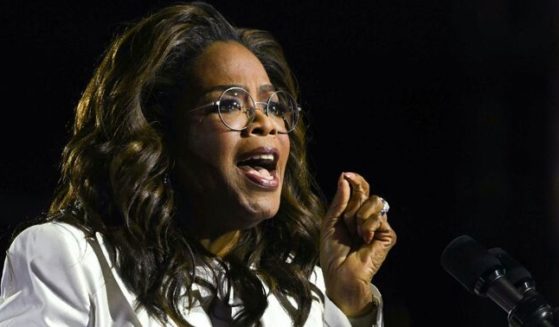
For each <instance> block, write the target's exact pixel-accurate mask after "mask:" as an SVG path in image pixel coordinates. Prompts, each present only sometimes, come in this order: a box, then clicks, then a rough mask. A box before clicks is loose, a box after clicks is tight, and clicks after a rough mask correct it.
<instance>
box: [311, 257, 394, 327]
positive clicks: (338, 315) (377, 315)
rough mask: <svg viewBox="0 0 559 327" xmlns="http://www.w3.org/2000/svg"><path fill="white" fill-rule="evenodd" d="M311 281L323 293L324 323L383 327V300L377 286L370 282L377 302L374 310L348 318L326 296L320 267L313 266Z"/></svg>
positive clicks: (334, 325)
mask: <svg viewBox="0 0 559 327" xmlns="http://www.w3.org/2000/svg"><path fill="white" fill-rule="evenodd" d="M311 282H312V283H314V284H315V285H316V286H317V287H318V288H319V289H320V290H321V291H322V293H323V294H324V324H325V325H326V326H330V327H383V326H384V318H383V315H382V311H383V302H382V295H381V294H380V292H379V290H378V288H377V287H376V286H375V285H373V284H371V289H372V291H373V296H374V298H375V302H376V303H377V308H376V310H373V311H372V312H371V313H369V314H366V315H363V316H360V317H355V318H349V317H347V316H346V315H345V314H344V313H343V311H342V310H341V309H340V308H338V306H336V304H334V302H332V301H331V300H330V299H329V298H328V296H326V285H325V283H324V276H323V275H322V269H320V267H318V266H317V267H315V269H314V273H313V274H312V275H311Z"/></svg>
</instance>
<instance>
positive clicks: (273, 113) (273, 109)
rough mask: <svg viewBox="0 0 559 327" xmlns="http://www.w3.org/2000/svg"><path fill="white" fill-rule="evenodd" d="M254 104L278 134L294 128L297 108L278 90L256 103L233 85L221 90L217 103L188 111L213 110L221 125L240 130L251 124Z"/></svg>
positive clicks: (286, 95) (288, 97)
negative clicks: (269, 120)
mask: <svg viewBox="0 0 559 327" xmlns="http://www.w3.org/2000/svg"><path fill="white" fill-rule="evenodd" d="M257 105H260V106H262V107H263V112H264V113H265V114H266V116H268V117H269V118H270V119H272V121H273V122H274V124H275V126H277V128H278V132H279V133H284V134H285V133H289V132H291V131H293V130H294V129H295V125H296V124H297V121H298V120H299V114H300V112H301V107H299V106H298V105H297V102H296V101H295V99H294V98H293V97H292V96H291V95H290V94H289V93H287V92H285V91H282V90H280V91H275V92H273V93H272V94H270V96H269V97H268V100H267V101H266V102H257V101H254V99H253V98H252V97H251V96H250V93H248V91H247V90H245V89H243V88H241V87H237V86H233V87H230V88H228V89H226V90H225V91H223V93H221V95H220V97H219V99H218V100H217V101H214V102H211V103H208V104H205V105H202V106H200V107H196V108H194V109H191V111H193V110H202V109H207V108H211V107H214V108H217V113H218V114H219V118H220V119H221V122H222V123H223V124H224V125H225V126H227V127H228V128H229V129H232V130H234V131H242V130H244V129H246V128H247V127H248V125H250V124H251V123H252V122H253V121H254V118H255V117H256V106H257Z"/></svg>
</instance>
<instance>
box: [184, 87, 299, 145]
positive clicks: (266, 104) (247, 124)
mask: <svg viewBox="0 0 559 327" xmlns="http://www.w3.org/2000/svg"><path fill="white" fill-rule="evenodd" d="M230 90H241V91H244V92H246V94H247V95H248V96H249V97H250V99H251V100H252V102H253V103H254V107H249V108H248V109H249V110H251V109H252V110H253V112H254V115H252V118H250V117H249V120H248V121H247V123H246V126H245V127H243V128H241V129H238V128H233V127H231V126H229V125H228V124H227V123H226V122H225V120H224V119H223V117H222V116H221V111H220V110H219V104H220V102H221V97H223V95H224V94H225V93H226V92H228V91H230ZM279 92H282V93H285V94H286V95H288V96H289V97H290V98H291V99H292V100H293V103H295V111H294V114H296V115H297V120H296V121H295V123H294V124H293V126H292V127H291V129H289V130H287V131H285V132H278V133H280V134H289V133H290V132H292V131H293V130H295V127H296V126H297V123H298V122H299V114H300V113H301V111H302V108H301V106H300V105H299V104H297V101H296V100H295V97H294V96H292V95H291V94H290V93H289V92H287V91H284V90H281V89H280V90H276V91H273V92H272V94H270V96H269V97H268V100H266V102H262V101H254V98H253V97H252V96H251V95H250V93H249V92H248V90H246V89H244V88H242V87H239V86H231V87H228V88H226V89H225V90H223V92H221V94H220V95H219V100H216V101H212V102H210V103H207V104H203V105H201V106H198V107H195V108H193V109H190V110H189V112H191V111H197V110H203V109H207V108H210V107H216V108H217V114H218V115H219V120H221V123H222V124H223V125H225V127H227V128H229V129H230V130H233V131H238V132H240V131H244V130H245V129H247V128H248V126H249V125H250V124H251V123H252V122H253V121H254V119H255V118H256V109H257V108H256V107H257V106H258V105H259V104H263V105H265V106H264V110H262V112H264V114H265V115H266V117H270V116H269V115H268V106H269V105H270V100H271V99H272V97H273V96H274V95H275V94H277V93H279Z"/></svg>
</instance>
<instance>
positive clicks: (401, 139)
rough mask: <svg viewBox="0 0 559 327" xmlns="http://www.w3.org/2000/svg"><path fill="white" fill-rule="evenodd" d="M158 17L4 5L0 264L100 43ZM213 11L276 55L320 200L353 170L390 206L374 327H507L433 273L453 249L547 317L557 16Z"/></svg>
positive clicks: (405, 7) (557, 268)
mask: <svg viewBox="0 0 559 327" xmlns="http://www.w3.org/2000/svg"><path fill="white" fill-rule="evenodd" d="M166 3H169V2H165V1H131V0H130V1H118V2H117V1H114V2H110V1H90V2H79V1H75V2H68V4H62V3H60V2H59V3H58V5H50V4H47V3H46V2H44V1H41V2H39V1H37V2H36V3H32V2H31V1H15V0H11V1H5V2H3V4H1V5H0V6H2V7H0V12H1V15H2V16H3V17H0V19H1V21H2V23H1V24H2V25H3V28H2V30H1V31H0V38H1V44H2V47H1V52H2V57H3V58H4V59H3V60H2V63H3V65H2V72H1V75H0V76H1V78H2V80H3V81H2V83H1V85H2V86H1V88H0V89H1V90H2V93H1V94H2V97H1V101H0V103H1V106H0V108H1V110H2V114H1V117H2V128H1V131H2V135H1V137H0V140H1V141H2V144H1V149H2V150H1V151H2V153H3V154H2V161H1V162H0V174H1V176H0V206H1V208H2V209H1V210H2V216H1V218H0V221H1V226H0V227H1V228H2V229H1V234H0V235H1V245H2V250H4V249H5V247H6V246H7V244H8V240H9V236H10V231H11V229H12V228H13V227H14V226H16V225H17V224H18V223H19V222H21V221H24V220H26V219H30V218H33V217H35V216H37V215H39V214H40V213H41V212H43V211H44V210H46V208H47V206H48V203H49V199H50V197H51V195H52V193H53V189H54V187H55V185H56V182H57V178H58V159H59V156H60V153H61V150H62V147H63V146H64V143H65V141H66V140H67V139H68V136H69V130H70V128H69V127H70V124H71V119H72V112H73V107H74V106H75V105H76V103H77V101H78V100H79V97H80V94H81V92H82V90H83V89H84V88H85V85H86V83H87V81H88V79H89V78H90V77H91V75H92V72H93V69H94V67H95V66H96V64H97V63H98V62H99V60H100V57H101V53H102V52H103V50H104V49H105V47H106V46H107V45H108V44H109V41H110V39H111V38H112V36H113V35H114V34H115V33H116V32H118V31H121V30H122V28H123V26H124V25H123V23H125V22H131V21H134V20H135V19H137V18H139V17H141V16H143V15H144V14H146V13H147V12H148V11H150V10H154V9H157V8H159V7H161V6H162V5H164V4H166ZM211 3H213V4H214V5H215V6H216V7H217V9H218V10H220V11H221V12H222V13H223V14H224V15H225V16H226V17H227V18H229V19H230V20H231V22H232V23H234V24H235V25H239V26H247V27H257V28H261V29H266V30H269V31H271V32H272V33H273V34H274V35H275V36H276V37H277V38H278V39H279V41H280V42H281V43H282V44H283V46H284V48H285V51H286V55H287V57H288V60H289V62H290V63H291V65H292V68H293V70H294V71H295V74H296V75H297V76H298V79H299V82H300V86H301V91H302V97H301V102H302V105H303V107H304V110H305V115H306V121H307V123H308V124H309V125H310V128H311V130H312V138H311V143H310V155H311V158H312V165H313V168H314V171H315V172H316V177H317V179H318V181H319V184H320V185H321V186H322V187H323V190H324V191H325V193H326V195H327V196H328V197H330V198H331V197H332V196H333V194H334V191H335V190H334V187H335V185H336V178H337V176H338V174H339V173H340V172H342V171H356V172H359V173H361V174H363V175H364V176H365V177H366V178H367V179H368V180H369V181H370V183H371V185H372V189H373V191H374V192H375V193H377V194H380V195H382V196H383V197H385V198H386V199H387V200H388V201H389V202H390V204H391V211H390V221H391V224H392V226H393V227H394V229H395V230H396V231H397V233H398V236H399V239H398V244H397V245H396V246H395V247H394V249H393V250H392V252H391V254H390V256H389V258H388V259H387V261H386V262H385V264H384V266H383V268H382V270H381V271H380V273H379V274H378V275H377V276H376V277H375V280H374V281H375V283H376V284H377V285H378V286H379V288H380V289H381V291H382V292H383V294H384V297H385V305H386V308H385V311H386V316H387V317H386V320H387V322H386V325H387V326H388V327H392V326H506V325H507V324H506V315H505V313H504V312H502V311H501V310H500V309H499V308H498V307H497V306H496V305H495V304H494V303H492V302H491V301H490V300H488V299H482V298H479V297H476V296H474V295H472V294H469V293H467V291H466V290H465V289H464V288H462V287H461V286H460V285H459V284H458V283H457V282H456V281H455V280H454V279H452V277H451V276H450V275H448V274H447V273H446V272H445V271H444V270H443V269H442V268H441V265H440V263H439V257H440V254H441V252H442V251H443V249H444V247H445V246H446V245H447V244H448V243H449V242H450V241H451V240H452V239H454V238H455V237H457V236H459V235H461V234H468V235H470V236H472V237H473V238H475V239H477V240H478V241H480V242H481V243H482V244H484V245H485V246H487V247H497V246H498V247H501V248H503V249H505V250H506V251H507V252H509V253H510V254H511V255H512V256H513V257H514V258H515V259H517V260H518V261H519V262H521V263H522V264H523V265H524V266H525V267H526V268H527V269H528V270H530V272H531V273H532V275H533V276H534V278H535V280H536V282H537V288H538V290H539V291H540V292H541V293H542V294H543V295H544V296H545V297H546V298H547V299H548V301H549V302H551V303H552V304H553V305H556V306H557V305H559V255H558V252H559V251H558V250H559V249H558V248H559V247H558V244H559V242H558V241H557V239H558V236H559V232H558V226H557V225H558V224H557V221H558V219H557V218H556V216H557V212H558V211H559V210H557V209H558V206H557V204H556V203H558V201H556V199H557V198H558V196H559V194H558V193H557V192H556V187H555V186H554V185H555V184H556V183H555V181H556V180H557V176H559V174H557V173H556V170H557V169H556V168H555V167H557V166H558V165H559V162H558V161H557V160H556V157H557V154H558V153H559V152H558V151H557V149H559V143H558V139H559V138H558V137H557V136H559V135H558V134H557V133H554V132H553V129H554V127H555V126H556V120H557V114H556V112H555V108H556V106H555V103H556V101H557V89H558V86H559V84H558V83H557V82H558V81H559V79H558V78H557V76H558V74H557V73H558V72H559V70H558V69H557V66H558V65H557V62H558V61H557V60H554V58H558V55H559V54H558V51H557V36H558V34H559V33H558V31H559V24H558V20H559V15H558V8H559V6H558V3H557V2H556V1H554V0H532V1H521V0H514V1H511V0H509V1H507V0H474V1H472V0H460V1H458V0H431V1H409V0H408V1H403V0H392V1H385V2H382V1H367V2H365V1H363V2H349V1H348V2H347V3H342V2H331V3H326V2H323V3H318V2H316V3H312V2H302V1H301V2H298V1H277V0H276V1H213V2H211ZM365 3H366V4H365ZM2 252H3V251H2Z"/></svg>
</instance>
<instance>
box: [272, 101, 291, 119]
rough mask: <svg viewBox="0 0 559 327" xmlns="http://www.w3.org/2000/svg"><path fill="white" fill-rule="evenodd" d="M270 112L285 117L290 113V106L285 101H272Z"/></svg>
mask: <svg viewBox="0 0 559 327" xmlns="http://www.w3.org/2000/svg"><path fill="white" fill-rule="evenodd" d="M268 113H270V114H273V115H274V116H278V117H284V116H285V115H286V114H288V113H289V106H287V104H286V103H284V102H278V101H270V102H269V103H268Z"/></svg>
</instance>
